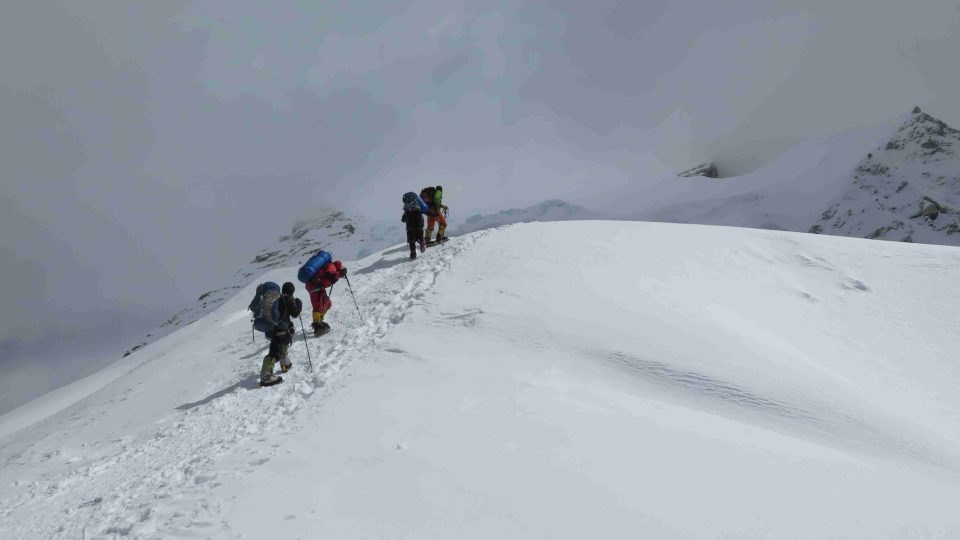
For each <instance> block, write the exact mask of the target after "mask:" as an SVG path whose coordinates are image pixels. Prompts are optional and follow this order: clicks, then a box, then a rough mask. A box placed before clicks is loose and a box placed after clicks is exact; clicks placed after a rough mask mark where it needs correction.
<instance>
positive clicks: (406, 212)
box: [400, 191, 430, 260]
mask: <svg viewBox="0 0 960 540" xmlns="http://www.w3.org/2000/svg"><path fill="white" fill-rule="evenodd" d="M429 211H430V210H429V208H428V207H427V204H426V203H425V202H423V199H421V198H420V197H419V196H418V195H417V194H416V193H414V192H412V191H410V192H407V193H404V195H403V217H401V218H400V221H402V222H403V223H406V224H407V244H409V245H410V259H411V260H412V259H416V258H417V248H416V246H417V244H420V253H423V250H425V249H427V244H426V241H424V239H423V215H424V214H426V213H428V212H429Z"/></svg>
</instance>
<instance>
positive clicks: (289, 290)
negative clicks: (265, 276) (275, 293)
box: [280, 281, 297, 294]
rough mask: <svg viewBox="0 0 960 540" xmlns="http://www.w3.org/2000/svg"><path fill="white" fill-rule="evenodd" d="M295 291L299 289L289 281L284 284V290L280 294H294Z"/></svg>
mask: <svg viewBox="0 0 960 540" xmlns="http://www.w3.org/2000/svg"><path fill="white" fill-rule="evenodd" d="M295 290H297V288H296V287H294V286H293V283H290V282H289V281H288V282H286V283H284V284H283V288H282V289H280V292H282V293H283V294H293V291H295Z"/></svg>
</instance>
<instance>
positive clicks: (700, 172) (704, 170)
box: [677, 162, 720, 178]
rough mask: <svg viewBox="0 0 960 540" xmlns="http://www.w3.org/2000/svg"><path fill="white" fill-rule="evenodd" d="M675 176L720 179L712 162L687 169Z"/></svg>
mask: <svg viewBox="0 0 960 540" xmlns="http://www.w3.org/2000/svg"><path fill="white" fill-rule="evenodd" d="M677 176H680V177H683V178H692V177H694V176H705V177H707V178H720V172H719V171H718V170H717V164H716V163H713V162H707V163H701V164H700V165H697V166H696V167H693V168H690V169H687V170H685V171H683V172H682V173H680V174H678V175H677Z"/></svg>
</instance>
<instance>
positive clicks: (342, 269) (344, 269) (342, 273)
mask: <svg viewBox="0 0 960 540" xmlns="http://www.w3.org/2000/svg"><path fill="white" fill-rule="evenodd" d="M340 275H341V276H343V277H347V267H346V266H344V267H342V268H340Z"/></svg>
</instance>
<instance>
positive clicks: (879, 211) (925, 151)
mask: <svg viewBox="0 0 960 540" xmlns="http://www.w3.org/2000/svg"><path fill="white" fill-rule="evenodd" d="M810 232H815V233H824V234H835V235H843V236H859V237H865V238H878V239H884V240H899V241H904V242H922V243H927V244H947V245H960V131H957V130H956V129H953V128H951V127H950V126H948V125H947V124H945V123H944V122H942V121H940V120H938V119H936V118H934V117H932V116H930V115H929V114H926V113H924V112H922V111H920V110H919V108H918V109H914V113H913V114H912V115H911V117H910V118H909V119H908V120H907V121H906V122H905V123H904V124H903V125H902V126H900V128H899V129H898V130H897V131H896V133H895V134H894V136H893V137H892V138H891V139H890V140H889V141H887V142H886V143H885V144H883V145H881V146H880V147H879V148H877V149H875V150H873V151H872V152H870V153H869V154H867V156H866V157H865V158H863V160H861V161H860V163H859V164H858V165H857V167H856V169H855V170H854V171H853V175H852V179H851V180H850V182H849V185H848V187H847V189H846V190H845V191H844V192H843V194H842V195H841V196H840V197H839V198H838V200H836V201H835V202H834V203H833V204H831V205H830V206H829V207H828V208H827V209H826V210H825V211H824V212H823V214H822V216H821V217H820V219H819V221H818V222H817V223H816V224H814V225H813V226H812V227H811V228H810Z"/></svg>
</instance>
